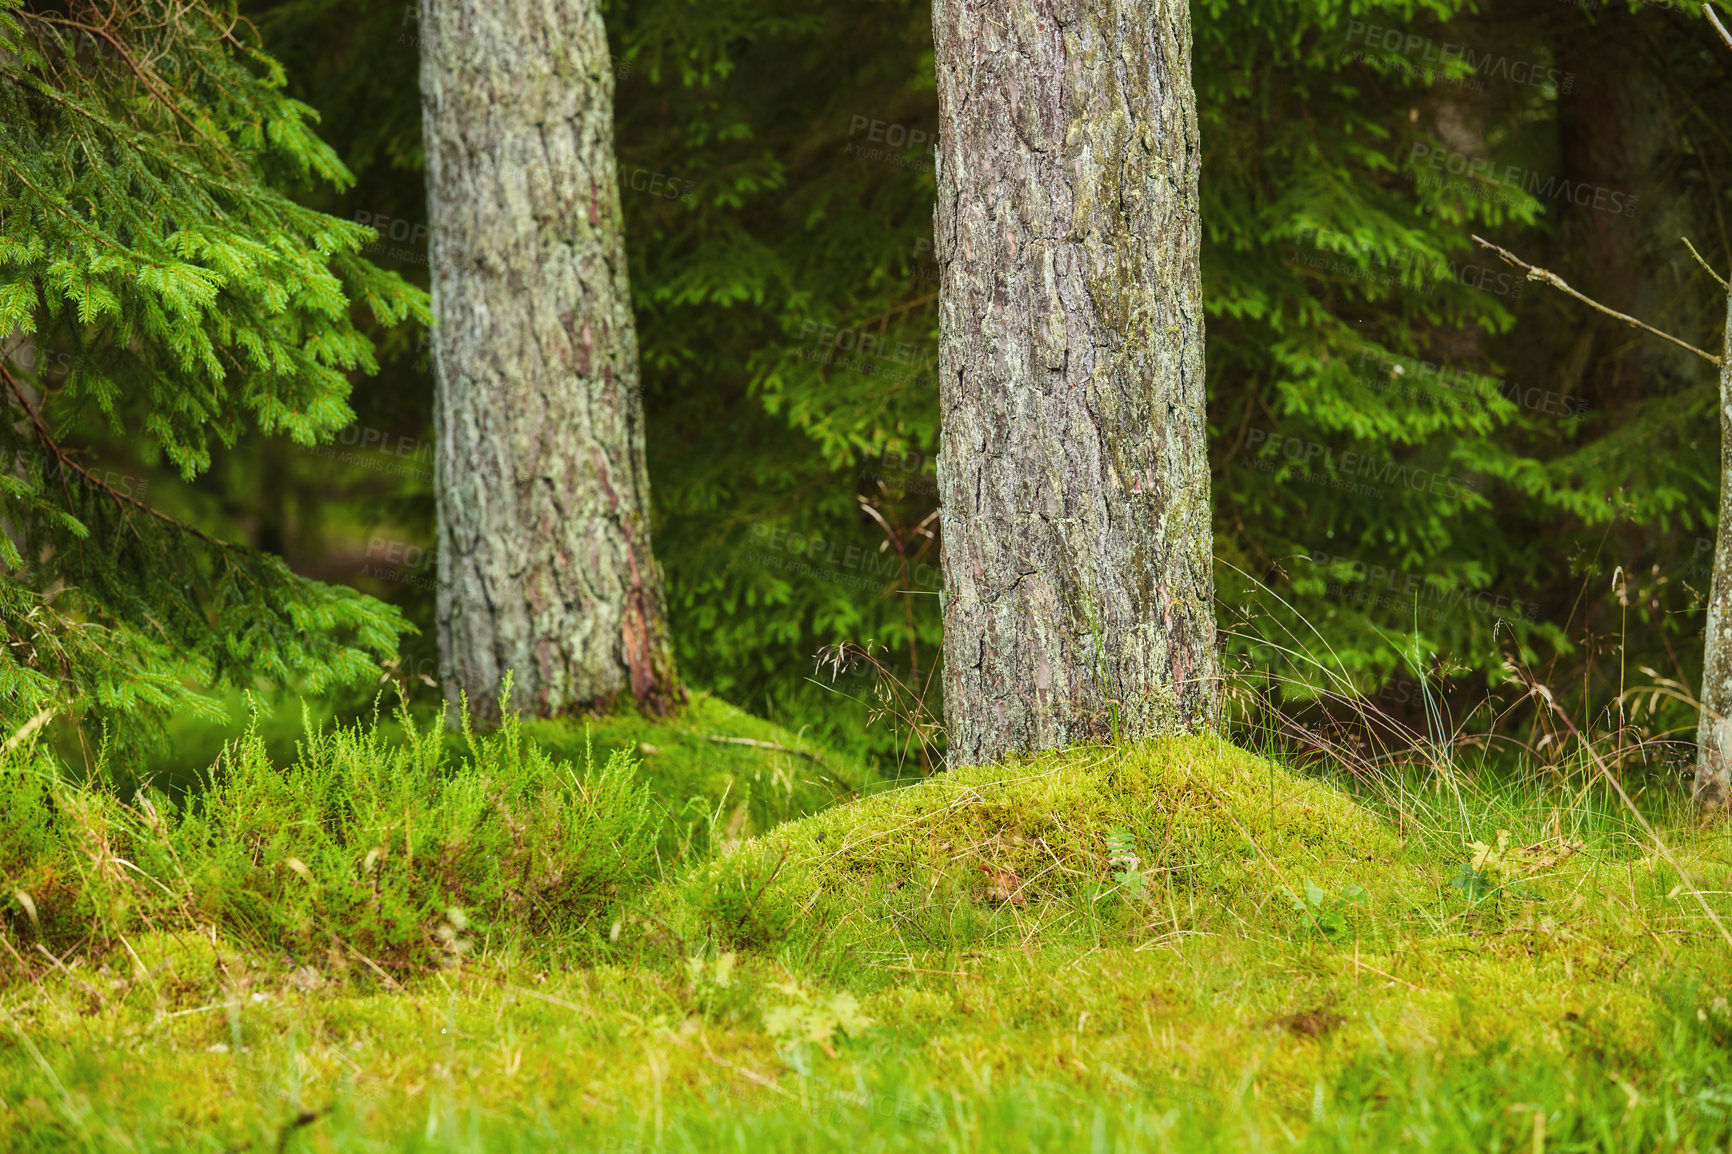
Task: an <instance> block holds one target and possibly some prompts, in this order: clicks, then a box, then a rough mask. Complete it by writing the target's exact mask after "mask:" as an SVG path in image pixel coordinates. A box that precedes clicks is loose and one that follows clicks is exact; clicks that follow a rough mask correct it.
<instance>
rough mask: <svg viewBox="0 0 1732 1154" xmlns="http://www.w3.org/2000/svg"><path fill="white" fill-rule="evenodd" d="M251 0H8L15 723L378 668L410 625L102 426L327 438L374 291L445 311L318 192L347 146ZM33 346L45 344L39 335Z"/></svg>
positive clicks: (337, 175)
mask: <svg viewBox="0 0 1732 1154" xmlns="http://www.w3.org/2000/svg"><path fill="white" fill-rule="evenodd" d="M283 86H284V75H283V71H282V69H281V68H280V66H279V65H278V64H277V63H276V62H275V61H274V60H273V59H272V58H271V57H270V56H268V55H267V54H266V53H265V52H264V51H263V50H262V49H261V48H260V46H259V43H258V41H257V36H256V34H255V33H254V31H253V30H252V28H251V26H250V25H249V24H248V23H247V22H246V21H245V20H243V19H241V18H240V17H239V15H238V13H237V10H236V8H235V6H234V4H232V3H224V2H220V0H205V2H199V3H186V2H184V0H178V2H173V3H170V2H166V0H114V2H112V3H96V2H94V0H73V2H72V3H69V4H48V3H35V2H29V3H26V2H25V0H0V334H11V336H12V343H13V345H14V355H13V356H11V357H10V358H9V363H4V364H0V406H3V407H4V410H5V411H4V415H3V417H0V520H3V521H4V523H5V525H6V529H7V532H6V533H5V534H4V535H0V634H3V635H4V641H3V643H0V729H4V728H5V727H6V726H8V725H13V724H16V723H17V722H18V721H20V720H21V719H23V718H26V717H29V716H31V715H33V714H35V713H37V712H38V711H40V710H43V709H45V708H50V707H56V706H58V707H62V708H65V707H68V706H70V707H71V708H72V710H73V711H74V712H75V713H78V714H80V715H82V716H85V717H97V718H100V719H102V720H103V721H105V722H115V723H119V725H120V726H121V727H122V728H123V729H126V730H127V731H129V732H134V733H142V732H146V723H148V722H149V721H150V720H151V719H153V718H154V717H156V716H159V715H160V714H162V713H164V712H166V711H170V710H174V711H181V710H190V711H194V712H203V713H206V714H212V713H215V711H216V710H215V702H214V700H213V699H212V698H210V697H209V696H208V695H207V694H206V693H204V692H203V690H204V689H205V688H206V687H211V686H217V685H225V684H226V685H234V686H249V685H252V684H253V683H254V681H255V679H257V678H260V677H264V678H269V679H272V680H276V681H285V682H293V683H295V684H297V685H298V686H299V687H301V688H303V689H306V690H308V691H312V692H317V691H319V690H321V689H323V688H325V687H327V686H329V685H332V684H334V683H338V682H343V681H347V680H353V679H356V678H360V677H364V676H367V675H368V674H370V673H376V672H377V666H376V664H375V659H376V658H378V657H380V656H383V655H387V654H390V653H391V652H393V651H394V649H395V645H396V639H397V637H398V635H399V634H400V633H401V631H402V630H403V628H404V622H403V620H402V618H401V617H400V616H399V615H398V613H397V612H396V611H395V610H393V609H391V608H390V607H388V606H385V605H383V604H381V603H379V602H377V601H374V600H372V599H370V598H368V597H364V596H362V595H360V594H358V593H356V592H355V591H353V590H349V589H343V588H335V587H329V586H326V585H323V584H320V583H319V582H316V581H311V580H308V579H305V578H302V577H300V576H297V575H296V574H295V573H293V572H291V571H290V570H289V569H288V568H287V566H286V565H284V564H283V562H282V560H281V559H280V558H277V557H273V556H270V555H267V554H264V553H260V552H256V551H254V550H252V549H248V548H245V547H242V546H238V545H234V544H231V543H228V542H225V541H222V540H218V539H216V538H214V537H212V536H210V535H208V534H206V533H203V532H200V531H199V530H198V529H196V528H194V527H192V526H189V525H186V524H182V523H180V522H178V521H176V520H174V519H172V518H170V517H168V516H166V515H164V514H163V513H161V512H159V511H158V510H156V509H154V508H153V507H152V506H151V505H150V503H149V502H148V501H147V500H145V499H144V497H143V496H142V495H140V494H139V493H138V492H137V491H135V490H134V489H133V488H132V486H131V485H130V484H117V483H116V481H115V480H114V479H113V477H112V475H111V474H110V473H109V471H107V470H104V469H100V468H96V467H93V466H92V463H91V462H90V461H89V460H88V458H87V455H86V454H85V453H84V452H83V451H82V450H81V449H80V448H79V447H78V441H79V437H80V430H81V429H82V430H91V429H92V428H100V429H101V430H103V431H105V432H107V433H109V434H110V435H115V436H122V437H129V438H131V439H133V440H135V441H136V442H138V443H139V444H140V445H141V446H142V447H143V450H144V451H145V452H146V453H156V454H159V455H160V458H161V459H162V460H164V461H166V463H167V464H168V465H170V466H172V467H173V468H174V469H175V470H177V471H178V472H179V474H180V475H181V476H182V477H183V478H186V479H188V480H190V479H191V478H193V477H194V476H196V475H197V474H199V473H200V472H202V471H204V470H206V469H207V468H209V467H210V465H211V463H212V457H213V454H214V453H216V452H219V451H220V450H221V448H222V447H224V446H228V445H232V444H234V442H235V440H236V438H237V437H238V436H239V435H240V434H241V432H242V431H244V430H246V429H248V428H253V429H257V430H258V431H260V432H262V433H265V434H276V435H282V436H287V437H289V438H290V439H292V440H293V441H295V442H296V443H298V444H301V445H309V446H310V445H313V444H315V443H317V442H319V441H320V440H321V439H322V438H329V436H330V435H331V434H332V433H333V432H334V431H335V430H337V429H339V428H341V427H342V426H344V425H345V424H347V423H348V422H349V421H350V420H351V419H352V415H353V414H352V413H351V411H350V409H349V407H348V405H347V403H346V400H345V398H346V397H347V395H348V392H349V388H350V380H349V374H350V373H351V372H355V371H362V372H366V371H371V370H373V369H374V368H375V367H376V365H375V361H374V356H373V349H372V346H371V343H370V342H369V341H368V340H367V339H366V338H365V337H364V336H363V335H361V334H360V333H359V332H358V331H357V329H356V326H355V313H354V310H355V309H356V308H357V307H362V308H365V309H367V310H370V311H371V313H372V315H373V316H374V317H375V318H376V319H377V320H378V321H379V322H381V323H384V324H395V323H397V322H400V321H403V320H404V319H406V318H409V317H411V316H414V317H419V318H421V319H423V320H425V319H426V318H427V310H426V306H425V298H424V294H422V293H420V292H419V291H418V290H415V289H414V288H412V287H411V286H409V285H408V284H406V283H405V282H404V281H403V280H402V279H401V278H399V277H398V276H396V275H395V274H392V273H387V272H383V271H381V270H380V269H378V268H376V267H374V266H373V265H372V264H370V263H369V262H368V261H366V260H363V259H361V257H360V256H359V255H358V251H359V249H360V248H361V246H362V245H363V244H365V243H367V242H368V241H369V240H371V239H372V234H371V231H370V230H368V229H366V228H363V227H360V226H357V225H354V224H350V223H346V222H344V221H341V220H337V219H334V218H332V217H329V216H326V215H324V214H322V213H319V212H315V211H313V210H311V209H308V208H305V207H303V206H302V205H300V204H298V203H296V201H295V200H294V199H293V197H292V196H291V195H290V194H291V192H292V191H293V190H294V189H295V188H297V187H302V186H305V185H306V183H307V182H308V181H309V180H319V181H324V182H328V183H330V184H333V185H338V186H341V185H342V184H344V183H345V182H347V181H348V180H349V176H348V173H347V172H346V170H345V169H344V167H343V165H342V164H341V163H340V161H339V160H338V159H337V157H336V155H335V154H334V153H333V152H332V150H331V149H330V148H328V147H327V146H326V145H325V144H324V143H323V142H321V141H320V140H319V138H318V137H317V136H316V135H315V134H314V133H313V131H312V129H311V127H310V124H309V122H310V120H311V119H312V116H313V114H312V110H311V109H309V108H307V107H306V106H305V105H302V104H300V103H299V102H297V101H294V100H292V99H290V98H288V97H287V96H286V95H285V94H284V92H283ZM19 350H28V351H27V353H26V355H18V351H19Z"/></svg>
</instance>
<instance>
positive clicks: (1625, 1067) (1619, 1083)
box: [0, 701, 1732, 1154]
mask: <svg viewBox="0 0 1732 1154" xmlns="http://www.w3.org/2000/svg"><path fill="white" fill-rule="evenodd" d="M525 733H527V734H528V736H529V737H531V738H532V739H533V740H534V741H535V742H536V743H537V744H539V745H540V746H541V747H542V748H544V749H546V750H549V751H552V752H553V753H554V754H555V755H556V758H557V755H558V754H560V753H575V754H577V755H578V756H579V757H581V749H582V744H583V741H584V734H583V728H582V726H581V725H574V724H570V723H561V724H541V725H536V726H527V727H525ZM717 735H719V736H726V737H733V738H741V737H743V738H747V739H749V740H754V741H759V742H763V743H764V744H763V745H758V746H753V745H745V744H739V743H735V742H728V743H723V742H714V741H711V740H710V737H711V736H717ZM590 740H591V741H592V742H593V743H595V744H596V745H597V746H598V752H599V751H600V750H599V746H601V745H602V744H603V743H606V744H607V745H608V746H609V747H617V748H621V749H628V750H635V749H639V748H640V747H643V746H648V747H650V748H651V749H652V750H654V752H643V753H641V754H640V755H639V756H640V757H641V760H642V768H641V769H640V770H639V771H638V772H639V774H640V775H641V776H642V778H643V780H645V781H647V782H648V783H649V784H650V785H651V786H652V789H653V792H654V794H655V795H656V797H657V798H658V799H659V801H660V802H661V803H662V808H663V810H664V812H666V813H672V814H678V813H680V812H681V807H682V806H684V805H686V800H687V799H688V798H690V797H699V798H701V799H702V800H701V802H700V803H699V804H698V805H697V806H695V807H694V812H695V810H696V809H703V810H704V811H705V812H707V813H708V814H709V816H708V817H707V818H705V819H704V820H705V829H706V831H708V832H707V835H706V837H705V839H704V840H703V848H702V849H701V851H700V850H696V849H692V848H691V844H692V839H691V838H687V839H686V841H685V842H684V843H682V844H684V845H685V847H686V848H685V849H684V850H683V851H682V852H681V853H679V854H677V855H670V854H669V853H668V851H667V850H666V848H665V843H664V848H663V849H662V850H661V851H660V852H661V857H660V859H658V860H659V861H660V863H661V864H660V866H659V867H657V868H655V869H653V870H651V871H650V872H649V873H648V874H646V875H645V880H644V882H643V884H642V886H641V887H639V888H638V889H636V890H635V891H631V892H621V893H619V894H617V895H614V896H613V897H610V898H609V900H608V901H606V902H604V903H603V904H601V905H597V906H595V907H594V909H595V911H597V912H595V914H594V916H593V917H591V918H590V920H588V921H584V922H582V926H581V931H580V930H578V929H573V930H570V931H569V932H568V935H567V939H566V940H565V942H564V943H563V946H562V949H561V950H559V951H549V950H548V949H545V948H543V944H542V943H540V942H538V941H537V940H535V937H534V935H533V934H530V933H528V932H527V931H525V932H520V933H517V934H516V935H515V936H514V935H511V934H504V933H502V934H500V935H498V936H488V937H486V938H485V939H483V940H479V941H472V943H471V945H470V948H468V949H467V950H465V951H456V950H452V951H448V955H447V956H445V957H444V961H443V962H441V963H440V964H438V965H428V966H425V967H422V968H420V969H397V970H390V971H387V970H385V969H376V968H373V967H371V966H370V965H369V964H368V963H367V961H366V960H365V959H357V958H354V957H345V956H343V955H342V952H341V951H340V950H336V949H334V948H333V949H330V950H326V951H325V952H323V953H320V954H316V955H315V954H309V953H308V952H306V951H305V950H300V951H299V952H296V951H292V950H288V949H286V948H283V947H279V946H275V945H272V944H271V942H269V941H265V940H263V939H259V938H257V937H252V938H249V937H248V936H247V935H246V934H244V933H241V932H239V931H235V932H231V931H230V930H229V929H228V928H226V927H227V923H222V924H219V923H217V922H214V921H213V922H205V923H200V922H199V921H198V920H197V919H196V918H191V919H187V920H181V921H175V920H172V919H168V918H167V917H166V915H160V914H159V915H157V916H155V917H154V920H153V922H152V923H151V924H145V923H144V922H141V921H137V920H136V919H135V920H134V921H133V922H130V923H125V924H126V925H128V926H130V929H129V930H125V931H123V930H122V929H121V928H120V927H121V926H122V924H123V923H122V922H120V921H115V922H113V925H114V926H115V930H114V933H113V935H112V939H101V940H99V936H98V935H96V934H95V933H94V931H93V934H92V936H91V938H90V940H89V941H87V942H85V943H83V944H82V945H81V946H76V948H75V945H76V944H74V945H68V946H66V947H64V948H62V949H61V950H58V951H50V950H48V949H47V948H46V947H45V946H42V943H40V942H36V941H34V940H33V939H32V936H31V931H30V929H29V927H28V918H27V917H25V916H24V915H22V914H21V913H20V912H19V911H18V910H16V909H12V910H10V911H9V912H8V920H7V921H6V922H5V923H4V933H5V942H6V946H5V949H4V951H0V953H3V960H0V966H5V967H7V968H6V969H4V970H0V1147H4V1148H7V1149H20V1150H35V1149H42V1150H46V1149H65V1148H75V1149H91V1150H122V1149H137V1150H239V1149H248V1150H259V1151H264V1150H280V1151H292V1150H307V1151H312V1150H478V1151H479V1150H544V1149H545V1150H596V1151H618V1152H625V1151H650V1150H670V1151H709V1150H727V1151H742V1152H744V1151H751V1152H757V1151H776V1150H787V1151H811V1150H830V1149H836V1150H846V1151H849V1152H850V1154H864V1152H867V1151H879V1150H886V1151H888V1150H904V1149H906V1150H946V1151H950V1150H971V1151H1000V1150H1018V1151H1020V1150H1087V1151H1126V1150H1160V1149H1174V1150H1193V1149H1195V1150H1212V1149H1217V1148H1219V1149H1234V1150H1240V1149H1264V1148H1269V1149H1283V1150H1285V1149H1291V1148H1300V1149H1327V1150H1335V1149H1340V1150H1365V1151H1383V1150H1394V1149H1426V1150H1464V1151H1465V1150H1476V1151H1477V1150H1511V1151H1513V1150H1520V1151H1524V1152H1525V1151H1538V1150H1545V1149H1550V1150H1585V1149H1596V1150H1597V1149H1607V1150H1612V1149H1616V1150H1703V1151H1706V1150H1725V1149H1727V1148H1728V1143H1729V1140H1732V1007H1729V1005H1728V997H1729V996H1732V945H1729V943H1728V939H1727V937H1726V936H1725V929H1724V928H1723V926H1722V925H1721V920H1722V919H1732V902H1729V901H1728V891H1732V833H1729V832H1728V829H1727V826H1726V825H1725V824H1724V823H1722V824H1720V825H1718V826H1714V825H1709V826H1697V825H1695V824H1693V823H1692V822H1690V821H1688V820H1686V819H1684V818H1682V817H1678V816H1676V815H1675V814H1674V815H1673V816H1672V818H1671V819H1670V820H1667V819H1666V814H1665V813H1664V812H1662V810H1663V809H1664V807H1662V809H1661V810H1654V811H1651V812H1650V813H1649V814H1648V815H1647V816H1648V818H1649V819H1652V820H1655V821H1658V822H1659V823H1660V824H1659V825H1658V826H1657V827H1649V828H1652V830H1653V833H1650V832H1649V828H1645V827H1644V825H1643V823H1642V821H1639V820H1638V819H1637V818H1636V817H1635V816H1634V815H1633V814H1630V813H1628V812H1627V811H1625V810H1624V809H1622V808H1621V805H1620V804H1619V803H1617V802H1616V800H1615V798H1612V797H1611V796H1610V795H1608V794H1606V793H1605V791H1601V790H1598V789H1595V788H1593V787H1591V786H1590V787H1589V788H1587V789H1582V788H1580V784H1579V783H1577V784H1576V785H1575V786H1573V787H1571V788H1567V789H1566V788H1559V789H1555V790H1553V789H1545V788H1534V787H1522V788H1515V787H1511V788H1508V789H1503V790H1500V789H1498V788H1497V787H1494V786H1487V785H1484V784H1481V785H1479V786H1477V787H1470V786H1469V785H1468V784H1467V783H1465V782H1463V781H1460V780H1456V779H1452V778H1447V777H1442V778H1434V779H1431V780H1429V781H1427V782H1424V783H1422V784H1421V787H1420V788H1419V789H1417V790H1416V791H1413V792H1403V793H1402V794H1401V796H1400V797H1399V799H1398V800H1397V801H1396V802H1395V803H1393V804H1389V805H1385V804H1381V803H1379V802H1378V801H1377V800H1376V799H1359V798H1356V797H1355V796H1354V795H1351V794H1349V793H1348V792H1345V791H1343V790H1342V789H1340V788H1337V786H1335V785H1333V784H1330V783H1328V782H1326V781H1322V780H1319V779H1316V778H1314V777H1307V776H1302V775H1299V774H1296V773H1294V772H1291V771H1289V770H1287V769H1285V768H1282V767H1281V766H1279V765H1276V764H1273V763H1271V762H1269V761H1265V760H1261V759H1258V758H1255V757H1252V756H1250V755H1248V754H1246V753H1243V752H1241V751H1239V750H1236V749H1234V748H1233V747H1232V746H1231V745H1228V744H1226V743H1225V742H1223V741H1220V740H1218V739H1215V738H1192V739H1173V740H1167V741H1161V742H1155V743H1151V744H1147V745H1142V746H1133V747H1126V748H1118V749H1080V750H1071V751H1065V752H1061V753H1055V754H1049V755H1043V756H1039V757H1031V758H1026V759H1022V760H1019V761H1016V762H1014V763H1011V764H1006V765H999V766H990V767H982V768H977V769H971V770H966V771H960V772H956V773H952V774H949V775H941V776H939V777H936V778H934V779H933V780H931V781H929V782H926V783H922V784H918V785H912V786H905V787H900V788H894V789H890V788H885V787H882V786H881V785H878V786H875V785H874V783H872V782H870V781H868V780H865V779H864V777H863V776H860V775H861V774H862V772H863V771H860V770H859V769H858V767H854V766H849V765H847V764H844V763H842V762H841V761H839V760H836V759H834V758H833V757H832V755H828V754H825V753H823V751H820V750H814V749H808V750H804V751H803V752H802V753H798V754H795V753H788V752H786V751H787V750H789V749H794V748H797V747H798V746H799V743H798V740H797V738H795V737H794V736H793V735H789V734H785V733H781V732H779V731H776V730H775V729H774V728H773V727H770V726H768V725H767V724H766V723H763V722H761V721H755V720H753V719H750V718H747V717H745V715H741V714H738V713H737V712H735V711H731V710H729V709H728V708H727V707H725V706H723V705H722V704H721V703H719V702H703V701H700V702H699V703H698V704H697V705H696V706H694V709H693V711H692V712H691V713H688V715H687V716H686V718H685V719H683V720H682V721H680V722H677V723H675V724H674V725H672V726H665V725H664V726H659V727H658V726H656V725H653V724H652V723H649V722H646V721H641V720H631V719H627V720H625V721H619V722H610V723H607V726H606V727H604V726H601V725H592V726H591V727H590ZM776 747H780V749H779V750H778V749H777V748H776ZM806 754H816V755H817V759H814V758H813V757H810V756H806ZM490 764H491V763H490ZM838 781H842V782H845V783H846V784H844V785H840V786H838V785H837V784H836V783H837V782H838ZM748 787H749V788H748ZM746 793H750V798H747V797H744V796H742V795H744V794H746ZM67 796H70V795H67ZM584 796H587V795H584ZM736 799H738V800H736ZM753 799H757V800H753ZM764 799H769V800H768V801H767V802H764V804H765V805H766V806H767V808H758V809H755V808H754V806H756V805H758V804H759V802H761V801H764ZM777 799H781V800H777ZM832 799H834V804H830V802H831V801H832ZM741 802H745V803H746V807H745V809H744V810H743V811H741V810H738V809H736V808H735V807H737V806H739V805H740V804H741ZM825 805H828V808H823V807H824V806H825ZM820 809H821V812H815V811H818V810H820ZM737 813H740V814H743V816H735V815H736V814H737ZM803 814H811V816H802V815H803ZM1499 830H1504V831H1507V833H1506V835H1505V836H1504V837H1503V838H1501V839H1500V837H1499ZM1654 834H1657V835H1658V837H1659V840H1658V841H1656V839H1655V837H1654ZM674 840H675V842H678V841H679V839H678V838H675V839H674ZM1476 842H1477V843H1479V847H1478V848H1477V849H1476V848H1474V845H1473V843H1476ZM355 848H356V851H357V852H356V857H357V859H359V858H360V848H361V847H360V846H359V843H356V846H355ZM429 852H430V851H429ZM297 860H299V859H297ZM113 868H115V869H117V870H119V871H121V872H124V867H113ZM261 868H263V867H261ZM356 868H357V869H359V868H360V867H359V865H357V866H356ZM1680 871H1682V872H1680ZM281 872H282V871H278V873H281ZM621 876H624V875H621ZM292 881H293V879H292V878H286V880H285V884H289V883H290V882H292ZM140 884H143V883H140ZM169 888H172V886H170V887H169ZM610 893H611V891H610ZM141 901H142V899H141ZM140 908H141V909H143V908H145V907H143V906H140ZM188 908H194V907H188ZM586 908H588V907H586ZM455 921H457V922H461V921H462V918H461V917H458V918H456V919H455ZM573 924H576V923H573ZM441 929H442V931H443V932H446V933H451V932H463V931H464V926H462V925H457V926H456V927H455V931H453V927H452V925H451V924H450V923H441ZM469 932H470V935H471V938H472V939H473V938H476V937H479V936H480V935H478V934H476V933H475V932H474V931H472V930H471V931H469ZM295 940H297V941H298V940H300V939H298V938H297V939H295ZM38 947H41V948H38ZM50 955H52V956H50Z"/></svg>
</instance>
